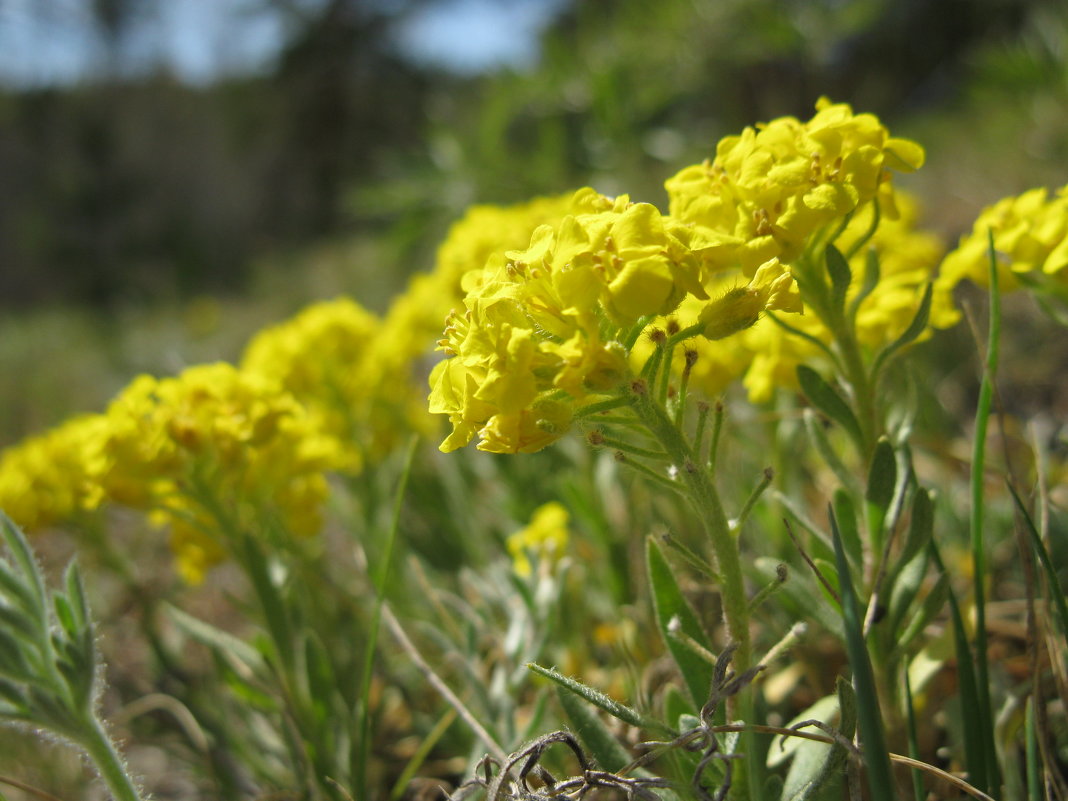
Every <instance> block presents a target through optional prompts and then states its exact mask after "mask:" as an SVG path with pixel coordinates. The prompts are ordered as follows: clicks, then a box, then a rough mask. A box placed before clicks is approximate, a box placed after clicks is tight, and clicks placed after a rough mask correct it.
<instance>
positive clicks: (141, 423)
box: [90, 362, 349, 580]
mask: <svg viewBox="0 0 1068 801" xmlns="http://www.w3.org/2000/svg"><path fill="white" fill-rule="evenodd" d="M102 420H103V423H102V424H101V425H100V426H99V427H98V430H97V436H96V437H95V441H94V442H93V453H92V455H91V459H90V474H91V477H92V478H93V480H94V481H96V482H97V483H98V484H99V486H100V487H101V488H102V490H103V492H104V493H105V494H106V496H107V498H108V499H109V500H111V501H113V502H115V503H120V504H124V505H127V506H133V507H136V508H142V509H146V510H150V511H152V513H153V519H154V520H155V521H156V522H158V523H161V524H165V525H169V526H170V527H171V531H172V536H171V542H172V547H173V548H174V550H175V555H176V557H177V559H178V563H179V570H180V572H181V573H182V574H183V576H185V577H186V578H187V579H190V580H192V579H194V578H195V577H197V576H202V575H203V572H204V570H206V569H207V568H208V567H210V565H211V564H214V563H215V562H216V561H219V560H220V559H222V558H223V557H224V556H225V554H227V553H229V549H230V548H231V547H233V545H234V542H233V541H232V540H231V539H230V537H231V536H233V535H236V534H237V533H238V532H246V533H248V532H258V531H262V530H265V529H267V528H269V527H271V526H272V525H275V524H277V523H281V525H282V526H283V527H284V529H285V530H287V531H289V532H291V533H292V534H294V535H297V536H309V535H312V534H314V533H316V532H317V531H318V530H319V525H320V510H321V508H322V504H323V502H324V500H325V498H326V495H327V490H328V487H327V483H326V478H325V475H324V473H325V472H326V471H329V470H336V469H339V468H341V467H344V466H346V465H347V464H348V463H349V462H348V455H347V454H346V453H345V452H344V451H343V450H342V448H341V446H340V445H339V443H338V441H337V440H336V438H334V437H333V436H331V435H330V434H329V433H328V432H325V431H324V429H323V426H322V424H321V417H318V416H315V415H312V414H310V413H309V412H308V411H307V410H306V409H305V408H304V407H303V406H302V405H301V404H299V403H298V402H297V401H296V400H295V399H294V398H293V396H292V395H291V394H289V393H288V392H286V391H284V390H283V389H282V388H281V387H280V386H279V385H278V384H277V383H275V382H273V381H271V380H268V379H267V378H265V377H264V376H262V375H260V374H257V373H250V372H245V371H241V370H238V369H237V368H235V367H233V366H232V365H229V364H225V363H222V362H220V363H217V364H206V365H197V366H194V367H191V368H188V369H187V370H185V371H184V372H182V373H181V374H179V375H178V376H175V377H173V378H165V379H161V380H157V379H154V378H151V377H148V376H142V377H140V378H138V379H136V380H135V381H134V382H133V383H132V384H131V385H130V386H129V387H127V388H126V390H124V391H123V392H122V393H120V395H119V396H118V397H117V398H116V399H115V400H114V401H113V402H112V403H111V405H110V406H109V408H108V410H107V412H106V413H105V414H104V415H103V416H102Z"/></svg>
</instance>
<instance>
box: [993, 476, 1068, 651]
mask: <svg viewBox="0 0 1068 801" xmlns="http://www.w3.org/2000/svg"><path fill="white" fill-rule="evenodd" d="M1006 483H1008V482H1006ZM1008 487H1009V492H1011V493H1012V500H1013V503H1015V504H1016V509H1017V510H1018V511H1019V513H1020V516H1021V517H1022V518H1023V521H1024V526H1025V527H1026V528H1027V532H1028V534H1030V536H1031V544H1032V545H1033V546H1034V549H1035V553H1036V554H1037V555H1038V560H1039V562H1041V563H1042V569H1043V570H1044V571H1045V573H1046V583H1047V585H1048V586H1049V592H1050V596H1051V598H1052V600H1053V605H1054V607H1055V608H1056V610H1057V617H1058V618H1059V619H1060V621H1061V634H1062V635H1063V637H1064V642H1065V645H1066V646H1068V603H1065V597H1064V590H1063V589H1062V588H1061V582H1060V580H1059V579H1058V578H1057V571H1056V570H1055V569H1054V567H1053V560H1052V559H1050V556H1049V551H1048V550H1046V545H1045V543H1044V542H1042V536H1041V535H1040V534H1039V533H1038V529H1037V528H1036V527H1035V522H1034V520H1032V519H1031V515H1030V514H1029V513H1028V511H1027V507H1026V506H1024V504H1023V501H1022V500H1020V496H1019V495H1018V494H1017V492H1016V489H1015V488H1014V487H1013V486H1012V484H1011V483H1009V484H1008Z"/></svg>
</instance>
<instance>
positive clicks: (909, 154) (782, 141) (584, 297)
mask: <svg viewBox="0 0 1068 801" xmlns="http://www.w3.org/2000/svg"><path fill="white" fill-rule="evenodd" d="M923 158H924V155H923V150H922V148H920V147H919V145H917V144H915V143H913V142H910V141H908V140H904V139H894V138H892V137H890V135H889V133H888V132H887V130H886V128H885V127H884V126H883V125H882V124H881V123H880V122H879V120H878V119H877V118H876V117H874V116H872V115H870V114H859V115H854V114H853V112H852V109H850V107H849V106H847V105H844V104H832V103H830V102H829V101H828V100H826V99H821V100H820V101H819V103H818V104H817V113H816V115H815V116H814V117H813V118H812V119H811V120H810V121H808V122H800V121H798V120H796V119H794V118H792V117H787V118H781V119H777V120H773V121H772V122H769V123H767V124H764V125H761V126H759V128H756V129H754V128H748V129H746V130H745V131H744V132H743V133H742V135H741V136H733V137H728V138H726V139H724V140H722V141H721V142H720V143H719V146H718V148H717V151H716V157H715V159H714V160H713V161H711V162H705V163H704V164H700V165H695V166H692V167H687V168H685V169H684V170H682V171H681V172H680V173H678V174H677V175H676V176H675V177H673V178H671V179H670V180H669V181H668V182H667V189H668V194H669V197H670V214H669V215H663V214H661V213H660V212H659V211H657V210H656V209H655V208H654V207H653V206H651V205H649V204H645V203H632V202H630V200H629V198H628V197H626V196H622V197H619V198H616V199H610V198H606V197H603V196H601V195H599V194H597V193H596V192H595V191H594V190H592V189H584V190H580V191H579V192H578V193H577V194H576V195H575V196H574V198H573V199H572V202H571V207H570V209H569V210H568V213H567V214H566V215H564V216H563V218H562V219H561V220H559V221H557V222H555V224H547V225H543V226H541V227H539V228H538V229H537V230H535V231H534V233H533V235H532V237H531V239H530V243H529V245H528V246H527V247H525V248H524V249H519V248H516V249H513V250H508V249H507V247H498V249H497V250H495V251H493V252H491V253H490V254H489V256H488V257H487V259H486V264H485V267H484V269H482V270H481V271H469V272H468V273H467V274H466V276H465V278H464V284H463V286H464V289H465V291H466V297H465V299H464V306H465V308H464V310H463V311H462V312H457V313H454V314H453V315H452V316H450V318H449V320H448V326H447V328H446V330H445V337H444V338H443V339H442V340H441V342H440V347H441V349H442V350H443V351H444V352H445V354H446V355H447V356H448V357H449V358H447V359H446V360H445V361H443V362H441V363H439V364H438V365H437V366H436V367H435V368H434V371H433V373H432V374H431V387H432V390H431V394H430V410H431V412H434V413H437V414H445V415H448V417H449V420H450V422H451V423H452V428H453V430H452V433H451V434H450V436H449V437H448V438H447V439H446V440H445V441H444V443H442V446H441V448H442V450H445V451H451V450H454V449H456V448H459V447H462V446H464V445H466V444H467V443H468V442H470V441H471V440H472V439H474V438H475V437H476V436H477V437H479V438H480V442H479V445H478V447H479V448H480V449H481V450H487V451H492V452H500V453H515V452H529V451H535V450H539V449H540V448H542V447H544V446H545V445H547V444H548V443H550V442H552V441H553V440H554V439H556V438H558V437H559V436H561V435H562V434H563V433H564V432H565V431H566V430H567V428H568V426H569V421H570V420H571V418H572V416H573V414H574V412H575V410H576V407H577V406H581V405H583V404H586V403H589V402H593V401H595V400H596V399H597V398H596V396H598V395H604V394H608V393H612V392H614V391H615V390H616V389H617V387H618V386H619V385H620V384H621V383H622V382H623V381H624V380H626V379H627V377H628V376H630V375H631V365H630V361H631V358H630V354H629V352H628V351H629V348H630V346H631V344H632V343H633V342H634V341H635V339H636V336H634V334H636V332H633V331H631V329H632V328H633V327H634V326H635V325H638V326H639V327H640V326H642V325H644V324H645V323H647V322H648V321H649V320H651V319H653V318H655V317H657V316H663V315H671V314H674V313H676V310H679V311H678V314H679V315H680V316H682V317H688V318H689V319H687V321H686V324H685V325H684V326H683V327H684V328H686V329H687V330H690V328H691V326H690V324H691V323H692V325H693V326H694V328H693V329H692V330H694V331H700V332H701V333H703V335H704V337H705V338H706V339H708V340H725V339H726V338H728V337H730V338H731V342H730V344H729V345H728V344H723V345H719V344H716V345H709V344H707V343H706V344H705V345H703V346H701V349H702V350H703V351H709V352H710V353H709V358H705V359H703V361H704V363H705V367H704V371H705V375H706V376H709V375H712V374H714V373H716V372H719V373H726V374H729V375H731V377H732V378H733V377H735V376H737V375H738V374H739V373H740V372H743V371H745V370H746V367H747V366H748V365H749V364H750V363H751V362H752V361H753V360H754V354H753V352H752V351H748V352H746V351H745V349H744V348H743V349H742V352H739V349H738V347H737V345H736V344H735V342H734V340H736V339H738V337H735V336H732V335H735V334H737V333H738V332H742V331H747V330H748V329H751V328H752V327H753V326H754V324H755V323H757V321H758V320H759V319H760V317H761V315H762V314H763V312H764V311H766V310H776V311H782V312H791V313H799V312H801V310H802V305H801V298H802V296H801V295H799V293H798V288H797V286H796V285H795V283H794V276H793V274H792V272H791V270H792V262H794V261H795V260H798V259H800V258H801V257H802V256H803V255H804V252H805V247H806V246H807V245H808V244H809V243H811V242H812V241H814V240H815V239H818V238H819V237H820V236H830V231H831V230H832V226H838V225H842V224H844V222H849V224H850V230H854V229H855V230H856V232H855V233H854V234H853V235H854V236H855V237H858V236H860V235H861V232H862V231H864V230H866V229H861V228H860V226H861V225H862V224H863V223H862V222H861V218H862V217H863V213H862V212H863V210H864V209H868V210H870V209H872V208H873V206H874V203H873V202H872V201H876V200H877V201H878V203H879V207H880V208H881V210H882V212H883V214H884V215H885V216H888V217H890V218H896V217H897V216H898V210H897V205H896V202H895V196H894V193H893V189H892V187H891V183H890V170H891V169H896V170H901V171H909V170H913V169H916V168H917V167H919V166H920V165H921V164H922V163H923ZM869 213H874V212H872V211H869ZM486 241H487V240H484V239H483V240H479V244H483V243H485V242H486ZM858 273H859V275H861V276H862V275H863V269H860V270H859V271H858ZM910 275H911V274H910ZM924 275H929V270H928V272H926V273H924ZM897 280H898V283H899V284H900V287H901V288H900V291H898V292H897V294H896V295H894V297H896V298H897V300H896V301H894V302H896V303H897V304H898V306H899V307H900V308H898V309H897V310H896V311H894V310H891V306H892V305H893V302H892V301H891V300H890V298H891V295H892V294H893V293H891V291H890V289H889V287H890V286H891V282H890V281H889V280H887V281H886V282H885V283H884V284H881V286H883V287H884V292H883V294H882V295H881V296H880V298H881V300H880V303H881V305H879V306H874V305H873V304H872V302H871V299H869V300H868V301H866V302H865V305H864V306H862V311H861V314H862V316H863V317H864V320H865V324H866V325H868V326H869V327H871V328H875V327H878V326H880V325H881V326H882V327H883V328H887V327H888V326H889V327H893V326H894V325H897V324H898V323H899V322H900V328H901V329H903V328H904V327H905V326H906V325H907V324H908V322H909V320H910V319H911V316H908V317H904V316H903V308H904V307H905V306H907V305H908V302H910V301H911V302H913V304H914V305H915V304H916V303H918V297H920V296H922V281H920V282H919V283H909V282H910V281H911V280H912V279H911V278H904V277H901V278H899V279H897ZM917 287H919V288H918V289H917ZM917 292H918V293H919V294H917ZM710 298H711V299H712V300H711V301H710ZM875 308H879V309H881V310H882V312H883V316H882V318H880V319H881V320H882V322H879V321H878V319H876V316H873V314H874V312H873V311H872V310H873V309H875ZM806 322H807V321H806ZM762 329H763V330H764V331H767V330H768V329H767V327H766V326H762ZM751 335H752V334H747V336H751ZM776 348H778V349H779V350H783V349H784V346H783V343H778V342H774V343H768V344H767V345H766V346H765V350H766V349H776ZM786 349H788V346H787V348H786ZM641 350H642V349H641V348H640V347H639V348H638V351H639V353H640V352H641ZM646 354H647V351H646ZM643 355H644V354H643ZM771 358H772V359H773V363H770V364H769V365H768V366H767V367H765V368H761V370H760V371H761V372H762V373H763V374H764V376H765V377H768V376H772V375H774V376H775V379H774V383H780V382H781V381H786V382H792V380H793V378H792V369H791V376H790V377H789V378H786V377H785V376H783V375H782V373H784V372H785V370H786V364H787V363H788V359H786V358H783V357H782V356H774V357H771ZM751 391H753V390H751ZM767 391H768V390H765V389H762V388H759V387H758V388H757V390H756V391H755V392H754V394H756V395H765V394H767Z"/></svg>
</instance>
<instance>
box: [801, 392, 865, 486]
mask: <svg viewBox="0 0 1068 801" xmlns="http://www.w3.org/2000/svg"><path fill="white" fill-rule="evenodd" d="M803 416H804V420H805V432H806V433H807V434H808V438H809V439H810V440H812V444H813V445H815V447H816V451H817V452H818V453H819V455H820V456H822V457H823V461H825V462H826V463H827V466H828V467H829V468H831V471H832V472H833V473H834V475H835V477H836V478H837V479H838V480H839V481H840V482H842V486H843V487H845V488H848V490H849V491H850V492H855V493H856V494H857V495H860V483H859V482H858V481H857V478H856V474H855V473H854V471H853V470H850V469H849V468H848V467H846V466H845V462H843V461H842V457H841V456H840V455H839V453H838V451H839V450H840V448H837V447H835V446H834V445H832V444H831V440H830V438H829V437H828V436H827V426H826V425H825V424H824V421H823V418H822V417H821V416H820V415H818V414H816V411H815V410H814V409H805V410H804V412H803Z"/></svg>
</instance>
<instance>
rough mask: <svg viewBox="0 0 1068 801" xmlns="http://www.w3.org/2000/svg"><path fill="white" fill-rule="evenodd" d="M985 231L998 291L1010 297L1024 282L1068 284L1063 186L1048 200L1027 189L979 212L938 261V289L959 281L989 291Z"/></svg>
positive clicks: (1067, 198) (1067, 208)
mask: <svg viewBox="0 0 1068 801" xmlns="http://www.w3.org/2000/svg"><path fill="white" fill-rule="evenodd" d="M990 231H992V232H993V234H994V251H995V253H996V255H997V266H998V285H999V287H1000V289H1001V291H1003V292H1011V291H1012V290H1014V289H1017V288H1018V287H1019V286H1020V283H1021V279H1023V280H1027V279H1028V278H1030V279H1037V280H1039V281H1041V280H1052V281H1056V282H1057V283H1058V284H1061V285H1068V269H1066V268H1068V186H1065V187H1061V188H1060V189H1059V190H1057V192H1056V193H1055V194H1054V195H1053V196H1052V197H1050V196H1049V192H1048V191H1047V190H1046V189H1044V188H1038V189H1031V190H1029V191H1027V192H1024V193H1023V194H1022V195H1018V196H1016V197H1007V198H1003V199H1001V200H999V201H998V202H997V203H995V204H994V205H993V206H989V207H988V208H985V209H983V211H982V213H981V214H980V215H979V218H978V219H977V220H976V221H975V226H974V227H973V228H972V232H971V233H970V234H967V235H966V236H963V237H961V240H960V244H959V246H958V247H957V249H956V250H954V251H953V252H952V253H950V254H949V255H948V256H946V259H945V261H944V262H942V271H941V275H940V276H939V284H940V285H941V286H944V287H946V288H947V291H948V290H949V289H951V288H952V287H954V286H956V285H957V284H958V283H960V282H961V281H962V280H964V279H965V278H968V279H971V280H972V281H974V282H975V283H977V284H979V285H980V286H984V287H985V286H989V284H990V256H989V239H988V235H989V234H988V232H990Z"/></svg>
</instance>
